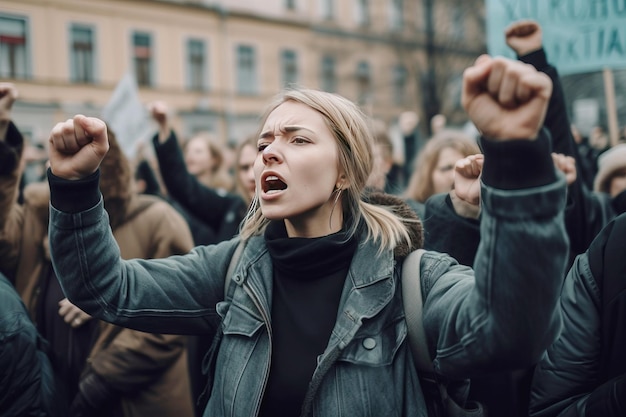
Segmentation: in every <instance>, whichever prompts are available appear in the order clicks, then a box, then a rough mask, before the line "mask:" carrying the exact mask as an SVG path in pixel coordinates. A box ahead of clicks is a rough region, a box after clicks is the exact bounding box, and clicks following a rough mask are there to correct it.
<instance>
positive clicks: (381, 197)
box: [364, 189, 424, 258]
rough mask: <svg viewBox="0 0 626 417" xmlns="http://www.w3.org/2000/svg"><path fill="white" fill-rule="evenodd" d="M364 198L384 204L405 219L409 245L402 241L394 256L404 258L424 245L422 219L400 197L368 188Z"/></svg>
mask: <svg viewBox="0 0 626 417" xmlns="http://www.w3.org/2000/svg"><path fill="white" fill-rule="evenodd" d="M364 200H365V201H366V202H367V203H370V204H376V205H379V206H386V207H388V208H390V209H391V210H392V211H393V212H394V213H395V214H396V215H397V216H398V217H400V218H401V219H406V220H407V221H405V222H404V224H405V225H406V226H407V229H408V231H409V236H411V246H410V247H409V245H407V244H406V243H405V242H402V243H401V244H399V245H398V246H396V248H395V249H394V255H395V257H396V258H404V257H406V256H407V255H408V254H409V253H411V252H413V251H414V250H416V249H420V248H422V247H423V246H424V230H423V227H422V220H421V219H420V218H419V216H418V215H417V213H415V211H414V210H413V209H412V208H411V206H409V205H408V204H407V203H406V202H405V201H404V200H403V199H402V198H400V197H398V196H395V195H392V194H387V193H384V192H382V191H378V190H373V189H369V190H366V193H365V198H364Z"/></svg>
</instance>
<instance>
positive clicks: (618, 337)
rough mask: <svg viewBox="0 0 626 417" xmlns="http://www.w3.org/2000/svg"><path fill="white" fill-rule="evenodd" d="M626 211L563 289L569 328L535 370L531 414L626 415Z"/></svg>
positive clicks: (604, 232)
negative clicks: (625, 354)
mask: <svg viewBox="0 0 626 417" xmlns="http://www.w3.org/2000/svg"><path fill="white" fill-rule="evenodd" d="M624 236H626V214H621V215H620V216H618V217H617V218H615V219H614V220H613V221H612V222H610V223H609V224H608V225H607V226H606V227H605V228H604V229H603V230H602V231H601V232H600V233H599V234H598V236H597V237H596V238H595V239H594V241H593V242H592V243H591V245H590V247H589V249H588V250H587V251H586V252H585V253H584V254H582V255H581V256H579V257H578V258H577V259H576V261H575V263H574V265H573V267H572V268H571V269H570V271H569V274H568V275H567V278H566V279H565V283H564V284H563V288H562V290H561V297H560V308H561V310H562V312H563V314H562V316H563V329H562V330H561V334H560V336H559V338H558V339H557V340H556V341H555V343H554V344H553V345H552V346H550V348H548V351H547V352H546V353H545V354H544V356H543V358H542V360H541V362H540V363H539V364H538V365H537V367H536V368H535V374H534V377H533V384H532V391H531V402H530V415H531V416H533V417H539V416H541V417H548V416H561V417H566V416H572V417H573V416H585V417H618V416H624V415H626V359H625V357H624V352H625V351H626V332H625V329H626V327H625V326H624V319H625V318H626V316H625V315H624V312H625V311H626V310H625V303H626V299H625V296H626V291H625V289H626V288H625V284H626V280H625V279H624V277H626V257H625V256H624V254H626V239H624Z"/></svg>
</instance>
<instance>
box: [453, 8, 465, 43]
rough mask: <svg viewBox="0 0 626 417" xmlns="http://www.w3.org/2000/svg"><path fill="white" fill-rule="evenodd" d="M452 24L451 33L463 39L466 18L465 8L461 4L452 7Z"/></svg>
mask: <svg viewBox="0 0 626 417" xmlns="http://www.w3.org/2000/svg"><path fill="white" fill-rule="evenodd" d="M450 23H451V25H450V34H451V35H452V36H453V37H454V38H456V39H461V38H462V37H463V35H464V34H465V18H464V16H463V10H462V9H461V6H457V7H455V8H454V9H452V17H451V22H450Z"/></svg>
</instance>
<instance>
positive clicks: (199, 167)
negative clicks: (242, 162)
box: [183, 133, 229, 188]
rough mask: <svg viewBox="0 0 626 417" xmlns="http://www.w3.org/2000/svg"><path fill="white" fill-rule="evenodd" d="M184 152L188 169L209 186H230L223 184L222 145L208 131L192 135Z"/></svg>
mask: <svg viewBox="0 0 626 417" xmlns="http://www.w3.org/2000/svg"><path fill="white" fill-rule="evenodd" d="M183 153H184V157H185V165H186V166H187V171H188V172H189V173H190V174H191V175H193V176H195V177H197V178H198V179H199V180H200V181H202V182H203V183H204V184H206V185H207V186H209V187H214V188H229V185H228V184H223V182H224V179H223V178H221V176H220V175H218V174H221V172H220V169H221V167H222V164H223V163H224V156H223V154H222V147H221V146H220V144H218V143H217V140H216V139H215V138H214V137H213V136H212V135H210V134H208V133H200V134H197V135H195V136H193V137H191V138H190V139H189V140H188V141H187V142H186V143H185V145H184V148H183Z"/></svg>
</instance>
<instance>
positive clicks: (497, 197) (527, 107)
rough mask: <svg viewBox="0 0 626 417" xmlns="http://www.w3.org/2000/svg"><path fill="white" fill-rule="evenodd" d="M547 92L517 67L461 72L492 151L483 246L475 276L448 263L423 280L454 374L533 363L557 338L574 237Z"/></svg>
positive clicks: (438, 340) (482, 65)
mask: <svg viewBox="0 0 626 417" xmlns="http://www.w3.org/2000/svg"><path fill="white" fill-rule="evenodd" d="M550 93H551V82H550V79H549V78H548V77H547V76H546V75H545V74H543V73H541V72H538V71H537V70H536V69H535V68H533V67H532V66H530V65H526V64H523V63H521V62H518V61H512V60H508V59H505V58H492V57H489V56H482V57H480V58H479V59H478V60H477V61H476V63H475V65H474V66H472V67H470V68H468V69H467V70H466V71H465V73H464V88H463V97H462V102H463V105H464V107H465V109H466V111H467V112H468V115H469V116H470V118H471V119H472V121H473V122H474V124H475V125H476V127H477V128H478V129H479V131H480V132H481V134H482V138H481V143H482V148H483V150H484V154H485V158H484V165H483V169H482V174H481V180H482V189H481V192H480V194H481V219H480V227H481V228H480V239H481V240H480V244H479V247H478V251H477V254H476V259H475V262H474V272H473V273H472V272H471V271H470V270H469V269H467V268H465V267H462V266H459V265H455V262H454V261H449V263H448V265H447V266H446V267H444V266H443V265H439V266H438V268H435V269H439V271H438V273H436V272H435V271H434V270H429V271H426V272H425V274H424V275H423V280H424V281H423V285H424V286H425V289H426V297H425V304H424V323H425V328H426V331H427V336H428V341H429V347H430V350H431V353H433V356H435V360H434V364H435V369H436V370H437V371H438V372H439V373H441V374H443V375H446V376H448V377H451V378H455V377H468V376H472V375H474V374H475V373H476V372H484V371H485V370H493V371H496V370H500V371H501V370H503V369H519V368H523V367H527V366H529V365H531V364H533V363H536V361H538V360H539V357H540V355H541V353H542V352H543V351H544V350H545V349H546V348H547V347H548V346H549V345H550V343H552V341H553V340H554V338H555V337H556V334H557V332H558V328H559V323H560V322H559V315H558V309H557V299H558V292H559V288H560V282H561V280H562V277H563V273H564V271H563V269H564V265H565V261H564V259H565V256H566V253H567V237H566V235H565V230H564V225H563V213H562V211H563V208H564V205H565V181H564V179H563V178H562V177H559V176H558V175H557V173H556V171H555V169H554V164H553V162H552V158H551V156H550V147H549V135H548V134H547V132H546V131H545V130H543V129H542V126H543V121H544V117H545V114H546V109H547V105H548V100H549V98H550ZM531 166H532V169H529V167H531ZM429 256H431V255H430V254H429V253H426V254H425V255H424V257H425V258H426V259H428V257H429ZM531 259H532V262H529V260H531ZM442 264H443V262H442ZM423 272H424V271H423ZM468 274H469V275H472V276H473V277H474V278H473V279H463V278H461V277H462V276H463V275H468Z"/></svg>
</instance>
